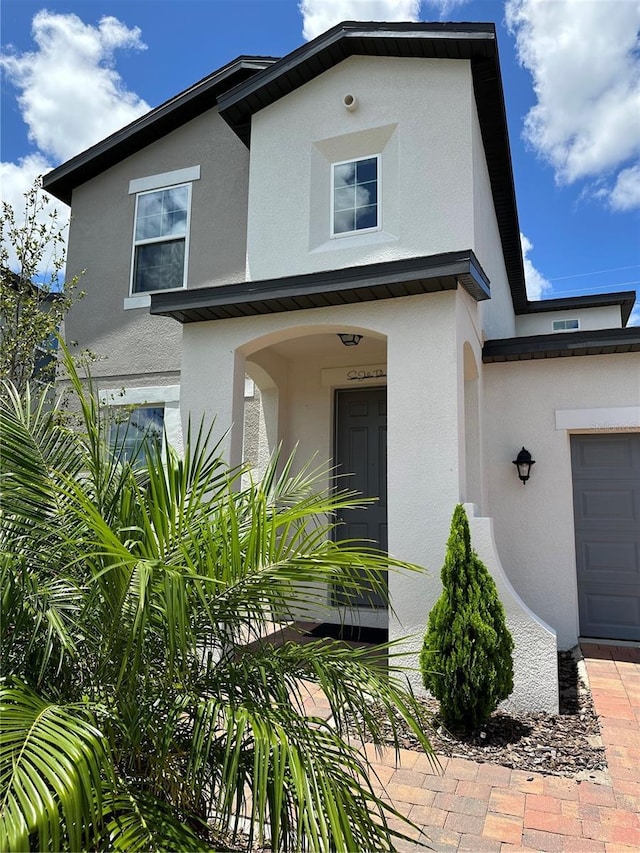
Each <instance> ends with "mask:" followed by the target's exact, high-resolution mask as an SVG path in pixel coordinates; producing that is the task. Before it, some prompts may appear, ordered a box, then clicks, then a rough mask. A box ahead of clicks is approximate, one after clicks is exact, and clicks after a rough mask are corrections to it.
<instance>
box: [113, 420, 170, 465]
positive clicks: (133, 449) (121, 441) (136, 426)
mask: <svg viewBox="0 0 640 853" xmlns="http://www.w3.org/2000/svg"><path fill="white" fill-rule="evenodd" d="M163 431H164V406H139V407H137V408H135V409H133V410H132V411H129V412H128V414H127V415H125V413H124V412H122V413H121V414H118V413H117V412H116V413H115V414H114V417H113V419H112V421H111V423H110V426H109V447H110V449H111V452H112V453H113V454H114V456H116V457H117V459H118V461H119V462H129V463H131V464H133V465H144V463H145V447H147V448H149V449H150V448H151V447H152V446H155V447H158V448H159V447H161V445H162V436H163Z"/></svg>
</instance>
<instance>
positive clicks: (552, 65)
mask: <svg viewBox="0 0 640 853" xmlns="http://www.w3.org/2000/svg"><path fill="white" fill-rule="evenodd" d="M505 16H506V21H507V25H508V27H509V29H510V31H511V32H512V33H513V34H514V35H515V37H516V46H517V52H518V57H519V60H520V62H521V64H522V65H523V66H524V67H525V68H527V69H528V70H529V71H530V72H531V74H532V77H533V85H534V90H535V95H536V98H537V103H536V104H535V105H534V106H533V107H532V108H531V109H530V110H529V113H528V114H527V117H526V120H525V130H524V135H525V138H526V139H527V141H528V142H529V143H530V144H531V145H532V146H533V148H534V149H535V150H536V151H537V152H538V153H539V154H540V155H541V156H542V157H544V158H545V159H546V160H548V161H549V163H551V165H552V166H553V168H554V170H555V175H556V180H557V181H558V182H559V183H565V184H571V183H573V182H575V181H578V180H585V179H592V180H595V181H598V180H600V181H601V180H603V179H604V180H605V181H606V182H607V189H606V191H605V194H606V195H607V196H608V195H609V194H610V193H613V195H612V196H611V197H610V198H609V203H610V204H611V206H612V207H614V208H615V209H629V207H630V206H631V205H630V204H629V202H630V201H631V200H632V199H634V200H635V201H634V203H635V204H637V203H638V199H637V196H636V195H635V194H630V193H629V192H627V191H626V188H627V187H628V186H629V182H630V180H631V178H633V175H631V176H629V175H627V176H626V177H623V173H622V172H620V170H625V167H629V165H630V163H631V162H632V161H633V160H634V159H635V158H636V157H637V156H638V153H640V119H639V116H640V54H639V53H638V42H637V33H638V27H639V26H640V3H638V2H637V0H616V2H603V0H553V2H548V0H507V2H506V3H505ZM618 173H619V174H618ZM616 175H618V179H620V178H622V187H621V188H620V189H618V187H617V184H616V188H615V189H613V190H612V189H611V185H612V184H613V183H614V182H615V180H616ZM598 195H600V196H602V195H603V193H602V191H600V192H599V193H598ZM614 196H615V198H614Z"/></svg>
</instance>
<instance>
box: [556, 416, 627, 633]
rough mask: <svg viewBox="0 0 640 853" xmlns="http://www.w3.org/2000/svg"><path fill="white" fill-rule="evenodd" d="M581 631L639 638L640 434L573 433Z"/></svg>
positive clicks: (572, 457)
mask: <svg viewBox="0 0 640 853" xmlns="http://www.w3.org/2000/svg"><path fill="white" fill-rule="evenodd" d="M571 463H572V471H573V504H574V517H575V536H576V563H577V581H578V603H579V611H580V633H581V635H582V636H587V637H601V638H603V639H604V638H608V639H619V640H640V434H634V433H630V434H621V435H616V436H599V435H582V436H573V437H572V439H571Z"/></svg>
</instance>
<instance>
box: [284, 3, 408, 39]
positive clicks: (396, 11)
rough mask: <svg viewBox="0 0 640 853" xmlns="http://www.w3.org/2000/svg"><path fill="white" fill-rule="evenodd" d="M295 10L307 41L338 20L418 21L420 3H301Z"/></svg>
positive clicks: (337, 22)
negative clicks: (297, 12)
mask: <svg viewBox="0 0 640 853" xmlns="http://www.w3.org/2000/svg"><path fill="white" fill-rule="evenodd" d="M298 8H299V10H300V13H301V15H302V22H303V26H302V35H303V37H304V38H305V39H306V40H307V41H310V40H311V39H314V38H315V37H316V36H319V35H320V33H323V32H324V31H325V30H328V29H330V28H331V27H333V26H335V24H339V23H340V21H417V20H418V13H419V11H420V0H302V2H301V3H300V4H299V5H298Z"/></svg>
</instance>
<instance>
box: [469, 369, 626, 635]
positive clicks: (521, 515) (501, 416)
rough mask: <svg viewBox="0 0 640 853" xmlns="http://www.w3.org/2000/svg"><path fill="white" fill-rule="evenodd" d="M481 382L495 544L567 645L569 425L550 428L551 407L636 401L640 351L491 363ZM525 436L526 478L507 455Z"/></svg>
mask: <svg viewBox="0 0 640 853" xmlns="http://www.w3.org/2000/svg"><path fill="white" fill-rule="evenodd" d="M484 388H485V396H484V401H483V407H484V420H485V427H486V430H485V434H486V466H487V474H488V488H489V496H488V503H489V513H488V514H489V515H491V516H492V517H493V518H494V519H495V536H496V543H497V546H498V551H499V553H500V556H501V559H502V563H503V565H504V568H505V571H506V573H507V576H508V577H509V579H510V580H511V582H512V584H513V585H514V587H515V589H516V590H517V592H518V593H519V594H520V595H521V597H522V598H523V600H524V601H525V603H526V604H527V605H528V606H529V607H530V608H531V609H532V610H533V611H534V612H535V613H537V614H538V615H539V616H540V617H541V618H542V619H544V620H545V621H546V622H547V623H548V624H549V625H551V626H552V627H553V628H554V629H555V630H556V631H557V633H558V645H559V647H560V648H561V649H566V648H569V647H571V646H573V645H574V644H575V642H576V640H577V637H578V610H577V581H576V558H575V542H574V522H573V498H572V486H571V484H572V474H571V458H570V432H569V431H568V430H566V429H557V428H556V412H557V411H559V410H567V409H570V410H580V409H582V410H590V409H600V410H602V409H604V408H607V407H612V408H615V409H616V410H619V411H622V412H625V411H626V412H633V411H637V407H638V406H639V405H640V358H638V355H637V354H629V355H612V356H588V357H582V358H566V359H546V360H536V361H526V362H509V363H500V364H489V365H485V366H484ZM623 420H624V419H623ZM603 422H605V420H604V419H603V417H599V418H597V419H596V418H594V419H593V423H592V425H591V426H588V425H586V426H583V427H582V428H581V430H580V431H583V432H589V431H593V432H597V431H598V426H599V425H600V424H601V423H603ZM606 429H607V430H611V429H616V430H622V431H625V430H629V431H632V430H634V429H636V430H637V422H634V423H633V424H631V425H630V424H626V423H624V422H622V420H620V418H618V419H617V420H616V424H615V426H614V427H611V426H608V427H606ZM602 431H603V432H604V431H605V430H602ZM523 445H524V446H525V447H526V448H527V449H528V450H529V451H530V452H531V454H532V455H533V458H534V459H535V461H536V464H535V466H534V467H533V471H532V474H531V479H530V480H529V481H528V482H527V483H526V485H524V486H523V485H522V484H521V483H520V482H519V480H518V478H517V476H516V474H515V471H514V466H513V465H512V464H511V460H513V459H515V456H516V454H517V452H518V451H519V450H520V448H521V447H522V446H523Z"/></svg>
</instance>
